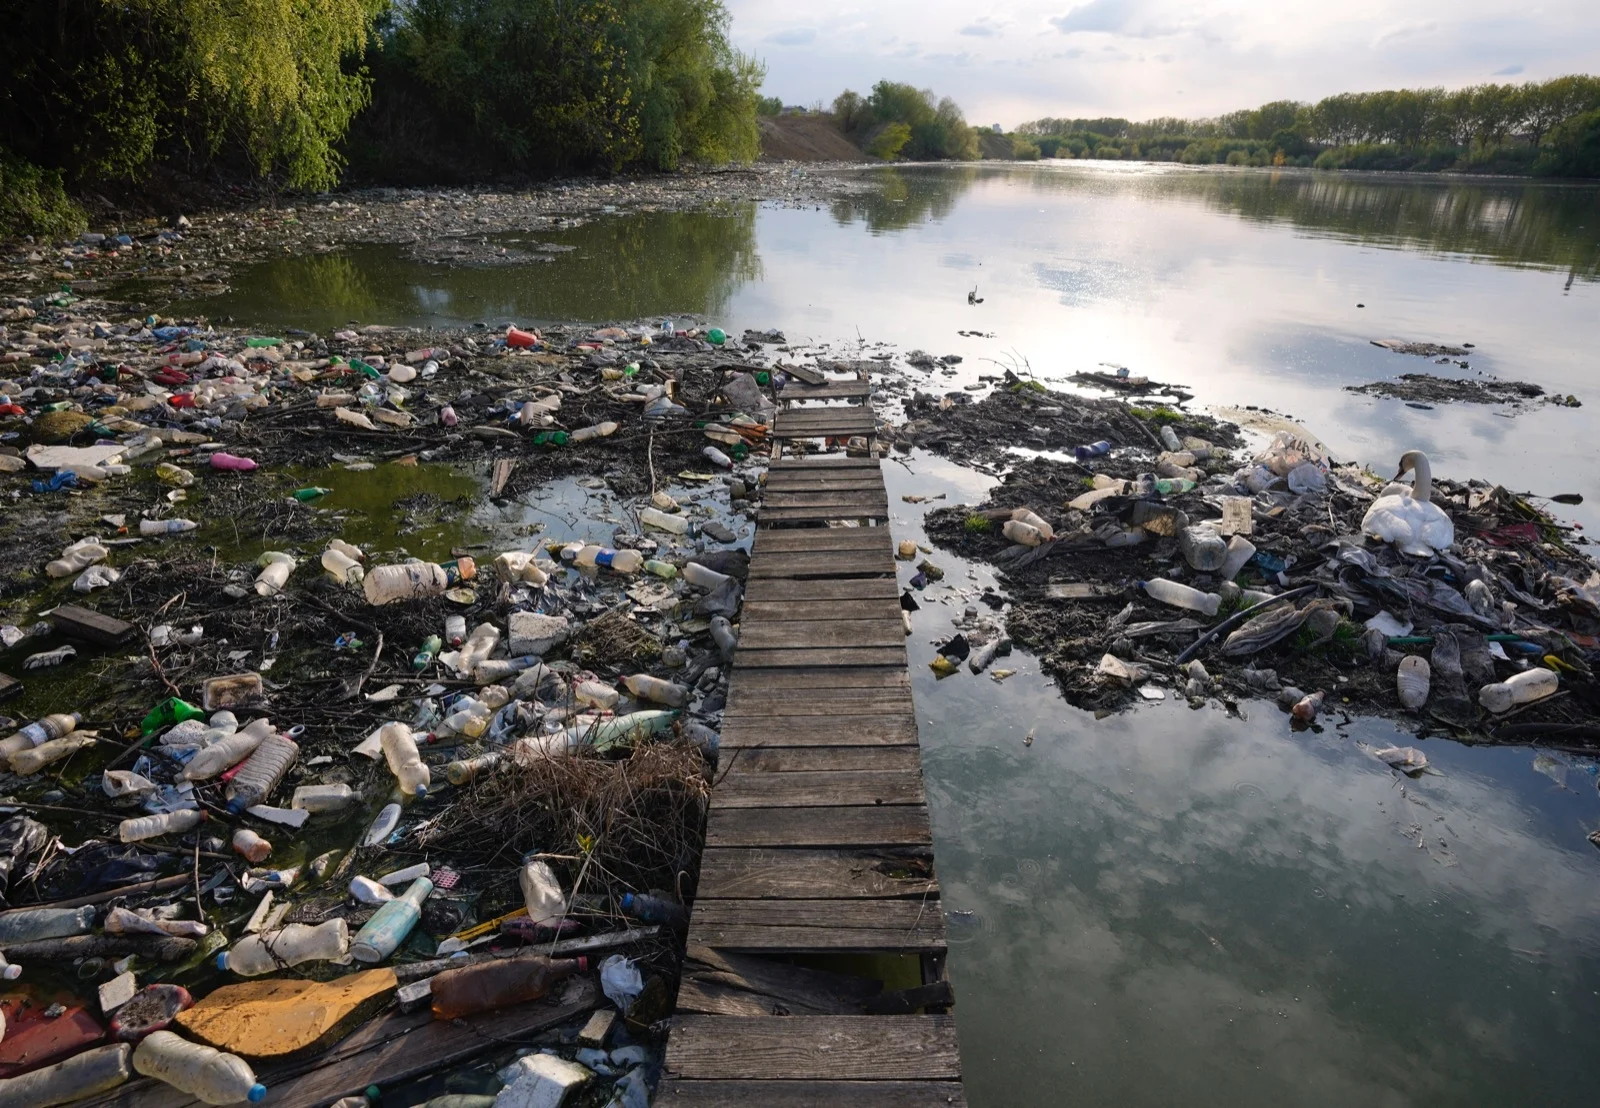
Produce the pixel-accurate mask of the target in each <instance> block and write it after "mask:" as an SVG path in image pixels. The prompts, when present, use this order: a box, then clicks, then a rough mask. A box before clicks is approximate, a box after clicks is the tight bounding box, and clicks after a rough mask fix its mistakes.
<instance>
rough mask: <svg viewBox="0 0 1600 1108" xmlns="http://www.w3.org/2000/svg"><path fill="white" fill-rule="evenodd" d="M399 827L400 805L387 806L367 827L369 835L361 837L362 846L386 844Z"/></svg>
mask: <svg viewBox="0 0 1600 1108" xmlns="http://www.w3.org/2000/svg"><path fill="white" fill-rule="evenodd" d="M399 825H400V805H398V804H385V805H384V806H383V808H382V809H380V810H379V812H378V814H377V816H375V817H374V818H373V820H372V823H371V824H370V825H369V826H368V827H367V833H366V834H365V835H363V836H361V845H362V846H377V845H378V844H379V843H381V842H385V841H386V840H387V839H388V838H389V836H390V835H392V834H394V829H395V828H396V827H398V826H399Z"/></svg>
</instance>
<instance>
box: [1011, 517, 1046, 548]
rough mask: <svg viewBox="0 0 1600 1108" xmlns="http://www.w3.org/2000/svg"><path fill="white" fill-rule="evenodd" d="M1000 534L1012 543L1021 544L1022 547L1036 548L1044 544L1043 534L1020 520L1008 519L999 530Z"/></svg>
mask: <svg viewBox="0 0 1600 1108" xmlns="http://www.w3.org/2000/svg"><path fill="white" fill-rule="evenodd" d="M1000 533H1001V534H1002V535H1004V536H1005V537H1006V538H1008V539H1010V540H1011V541H1012V542H1018V543H1021V544H1022V545H1023V546H1038V545H1039V544H1040V543H1042V542H1044V533H1043V532H1041V531H1040V530H1039V529H1038V528H1037V527H1035V526H1034V525H1033V524H1031V523H1024V522H1023V521H1022V520H1020V519H1008V520H1006V523H1005V526H1004V527H1002V528H1000Z"/></svg>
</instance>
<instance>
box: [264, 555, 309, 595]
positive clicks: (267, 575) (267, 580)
mask: <svg viewBox="0 0 1600 1108" xmlns="http://www.w3.org/2000/svg"><path fill="white" fill-rule="evenodd" d="M256 564H257V565H259V566H261V567H262V569H261V572H260V573H258V574H256V595H257V596H276V595H277V594H278V593H280V592H282V591H283V586H284V585H286V584H288V582H289V575H290V574H291V573H293V572H294V571H295V566H296V565H298V564H299V563H297V562H296V561H295V560H294V558H293V556H292V555H289V554H285V553H284V552H283V551H281V550H269V551H267V552H266V553H265V554H263V555H261V557H259V558H257V559H256Z"/></svg>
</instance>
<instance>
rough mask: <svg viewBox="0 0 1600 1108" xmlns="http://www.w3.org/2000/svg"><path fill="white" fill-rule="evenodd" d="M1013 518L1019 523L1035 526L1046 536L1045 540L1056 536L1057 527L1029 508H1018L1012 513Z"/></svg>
mask: <svg viewBox="0 0 1600 1108" xmlns="http://www.w3.org/2000/svg"><path fill="white" fill-rule="evenodd" d="M1011 518H1012V519H1014V520H1016V521H1017V522H1018V523H1026V524H1027V525H1028V526H1029V527H1032V528H1034V529H1035V530H1036V531H1038V532H1039V534H1041V535H1043V536H1044V538H1045V541H1047V542H1048V541H1049V540H1050V539H1053V538H1055V537H1056V529H1055V528H1054V527H1051V526H1050V524H1048V523H1046V522H1045V521H1044V519H1043V518H1041V517H1040V516H1037V515H1035V514H1034V513H1033V512H1031V511H1029V510H1028V509H1027V508H1018V509H1016V510H1015V511H1013V512H1012V513H1011Z"/></svg>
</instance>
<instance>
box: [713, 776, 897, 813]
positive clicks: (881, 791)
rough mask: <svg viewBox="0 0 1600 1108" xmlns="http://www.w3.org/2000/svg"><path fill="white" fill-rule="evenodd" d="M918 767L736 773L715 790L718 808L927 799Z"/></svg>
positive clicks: (834, 805)
mask: <svg viewBox="0 0 1600 1108" xmlns="http://www.w3.org/2000/svg"><path fill="white" fill-rule="evenodd" d="M924 799H925V798H924V796H923V792H922V774H921V773H920V772H919V771H917V770H902V771H899V772H894V771H890V772H884V773H876V772H863V773H730V774H728V775H727V776H725V777H721V778H719V779H718V781H717V785H716V788H715V790H714V791H713V792H712V794H711V803H712V806H713V807H714V808H828V807H836V806H844V805H849V804H864V805H883V804H921V803H923V802H924Z"/></svg>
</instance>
